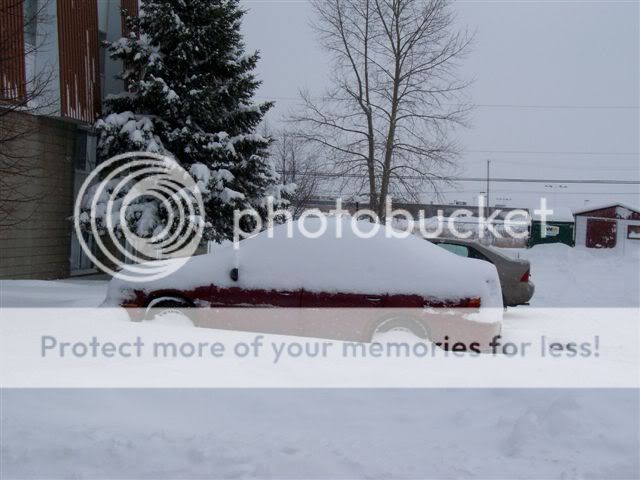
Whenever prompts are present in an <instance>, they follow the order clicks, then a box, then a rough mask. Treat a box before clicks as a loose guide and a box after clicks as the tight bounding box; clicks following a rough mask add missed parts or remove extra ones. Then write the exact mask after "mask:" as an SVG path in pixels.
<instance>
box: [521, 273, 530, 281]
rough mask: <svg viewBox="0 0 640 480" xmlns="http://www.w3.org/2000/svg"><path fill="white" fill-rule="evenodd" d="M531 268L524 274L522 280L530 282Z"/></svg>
mask: <svg viewBox="0 0 640 480" xmlns="http://www.w3.org/2000/svg"><path fill="white" fill-rule="evenodd" d="M529 275H530V273H529V270H527V271H526V272H524V275H522V278H521V279H520V281H521V282H528V281H529Z"/></svg>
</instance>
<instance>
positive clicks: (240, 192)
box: [96, 0, 286, 241]
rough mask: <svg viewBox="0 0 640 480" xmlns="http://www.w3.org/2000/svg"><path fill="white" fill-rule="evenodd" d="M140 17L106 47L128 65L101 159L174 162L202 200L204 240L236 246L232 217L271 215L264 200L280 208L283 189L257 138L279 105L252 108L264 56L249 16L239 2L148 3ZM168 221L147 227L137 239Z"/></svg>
mask: <svg viewBox="0 0 640 480" xmlns="http://www.w3.org/2000/svg"><path fill="white" fill-rule="evenodd" d="M140 12H141V13H140V15H139V17H134V18H128V20H127V22H128V25H129V30H130V33H129V35H128V36H127V37H125V38H121V39H119V40H118V41H116V42H113V43H111V44H109V45H108V49H109V52H110V56H111V57H112V58H114V59H118V60H121V61H122V63H123V65H124V66H125V69H124V72H123V74H122V79H123V80H124V82H125V85H126V91H125V92H123V93H121V94H119V95H116V96H110V97H108V98H107V100H106V102H105V115H104V116H103V118H101V119H100V120H99V121H98V122H97V124H96V128H97V130H98V132H99V141H98V156H99V158H100V159H107V158H110V157H112V156H114V155H117V154H121V153H125V152H131V151H148V152H155V153H160V154H166V155H168V156H171V157H173V158H175V159H176V160H177V161H178V163H179V164H180V165H181V166H182V167H184V168H185V169H186V170H187V171H189V172H190V173H191V174H192V176H193V177H194V178H195V179H196V180H197V181H198V185H199V186H200V187H201V190H202V192H203V197H204V199H205V218H206V222H207V229H206V231H205V238H207V239H211V240H216V241H221V240H223V239H225V238H231V236H232V233H233V232H232V230H233V211H234V209H246V208H249V209H255V210H256V211H258V212H259V213H260V214H261V215H263V216H264V215H266V208H265V207H266V199H267V197H269V196H273V197H274V199H275V202H276V206H278V205H277V204H278V202H281V201H282V193H283V192H284V190H285V189H286V187H284V186H283V185H281V184H280V182H279V177H278V175H277V172H276V171H275V168H274V165H273V164H272V162H271V161H270V159H269V158H268V156H267V148H268V145H269V139H268V138H264V137H262V136H260V135H258V134H256V128H257V126H258V125H259V124H260V122H261V121H262V118H263V116H264V114H265V113H266V112H267V111H268V110H269V108H271V106H272V103H270V102H266V103H260V104H256V103H254V101H253V99H252V98H253V95H254V93H255V91H256V89H257V88H258V86H259V85H260V81H259V80H257V78H256V76H255V74H254V73H253V71H254V69H255V66H256V63H257V61H258V54H257V52H256V53H246V52H245V47H244V44H243V40H242V35H241V33H240V26H241V20H242V17H243V15H244V11H243V10H242V9H241V8H240V6H239V2H238V0H142V1H141V9H140ZM150 201H153V200H152V199H151V200H150ZM156 210H158V211H159V212H160V209H156ZM131 220H132V222H133V223H134V224H135V222H136V217H135V216H134V217H132V219H131ZM161 222H162V218H160V215H159V218H157V219H155V222H151V223H149V222H148V219H147V222H146V224H145V226H144V229H143V230H144V231H140V228H138V234H142V235H145V234H147V235H151V234H152V233H153V230H154V228H155V229H157V226H158V225H159V224H160V223H161ZM133 226H134V228H135V227H136V226H135V225H133Z"/></svg>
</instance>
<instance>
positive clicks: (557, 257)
mask: <svg viewBox="0 0 640 480" xmlns="http://www.w3.org/2000/svg"><path fill="white" fill-rule="evenodd" d="M639 243H640V242H639ZM499 250H500V252H501V253H504V254H507V255H509V256H513V257H519V258H524V259H527V260H530V261H531V281H532V282H533V283H535V285H536V292H535V295H534V296H533V298H532V300H531V305H532V306H534V307H545V308H561V307H572V308H581V307H586V308H591V307H608V308H626V307H638V306H640V245H639V246H638V248H637V250H636V251H631V252H629V253H628V254H626V255H621V254H620V253H618V252H617V251H607V250H592V249H587V248H580V247H576V248H571V247H569V246H567V245H564V244H561V243H556V244H547V245H536V246H535V247H533V248H531V249H508V248H501V249H499Z"/></svg>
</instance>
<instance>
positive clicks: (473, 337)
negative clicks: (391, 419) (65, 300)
mask: <svg viewBox="0 0 640 480" xmlns="http://www.w3.org/2000/svg"><path fill="white" fill-rule="evenodd" d="M322 226H323V223H322V222H321V221H320V220H318V219H316V218H313V219H311V218H308V219H306V220H304V221H302V220H301V221H298V222H293V223H291V224H288V225H280V226H278V227H275V228H274V229H273V231H271V232H268V231H265V232H262V233H260V234H258V235H256V236H254V237H251V238H248V239H246V240H243V241H241V242H240V243H239V244H238V247H239V248H238V249H234V246H233V245H231V244H230V245H228V246H224V247H220V248H219V249H217V250H215V251H214V252H213V253H210V254H207V255H201V256H196V257H192V258H190V259H189V260H188V261H187V262H186V264H184V265H183V266H182V267H181V268H180V269H179V270H178V271H176V272H174V273H173V274H171V275H169V276H168V277H166V278H162V279H159V280H153V281H149V282H131V281H123V280H121V279H118V278H114V279H113V280H112V281H111V283H110V286H109V290H108V294H107V299H106V301H105V305H107V306H115V305H119V306H123V307H128V308H130V309H131V310H129V312H130V315H131V317H132V319H134V320H143V319H152V318H153V317H154V316H155V315H156V314H157V313H159V312H162V311H164V310H167V309H170V310H175V309H180V310H181V311H183V312H186V314H187V315H189V317H190V318H191V319H192V320H193V322H194V323H195V324H196V325H197V326H207V327H213V328H224V329H234V330H249V331H259V332H267V333H281V334H289V335H302V336H316V337H325V338H334V339H341V340H357V341H370V340H371V339H372V337H373V336H374V335H375V334H377V333H380V332H386V331H389V330H405V331H409V332H412V333H414V334H415V335H417V336H419V337H421V338H428V339H430V340H432V341H434V342H436V343H438V344H441V345H442V346H444V347H449V346H450V345H451V344H453V343H463V344H464V345H466V347H467V348H473V349H476V348H480V347H484V346H486V345H487V344H488V342H489V341H490V340H491V339H492V338H493V337H494V336H496V335H499V333H500V329H501V318H502V315H501V314H502V299H501V293H500V281H499V279H498V274H497V272H496V269H495V267H494V266H493V265H491V264H489V263H487V262H483V261H480V260H473V259H466V258H461V257H459V256H457V255H454V254H452V253H449V252H447V251H445V250H443V249H441V248H439V247H437V246H435V245H432V244H430V243H429V242H425V241H424V240H422V239H420V238H418V237H416V236H413V235H408V236H405V237H404V238H394V237H390V235H391V234H395V235H398V232H397V231H395V230H390V229H389V228H387V227H384V226H378V231H377V232H373V230H372V229H373V228H375V227H374V224H371V223H369V222H363V221H357V222H356V221H355V220H353V219H352V218H351V217H342V218H329V219H328V220H327V222H326V224H325V226H326V230H325V231H324V232H320V229H321V228H322ZM301 228H302V229H304V231H306V232H311V233H312V234H314V232H320V233H318V234H315V236H316V237H317V238H309V237H308V236H307V235H303V234H302V230H301ZM338 232H339V233H338ZM358 232H369V233H368V234H367V236H368V237H369V238H362V235H361V234H359V233H358ZM196 307H198V308H196ZM256 307H263V308H256ZM473 344H478V347H476V346H475V345H473Z"/></svg>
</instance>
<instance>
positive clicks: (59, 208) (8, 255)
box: [0, 112, 77, 279]
mask: <svg viewBox="0 0 640 480" xmlns="http://www.w3.org/2000/svg"><path fill="white" fill-rule="evenodd" d="M7 117H8V118H7ZM2 127H3V128H15V129H16V130H18V129H19V131H20V132H27V133H26V134H24V135H22V136H20V138H18V139H16V140H15V141H13V142H12V143H11V144H10V145H3V146H2V148H3V151H2V155H1V156H0V162H12V163H13V162H14V161H16V160H17V161H18V162H19V165H20V166H19V167H17V168H16V169H14V173H13V174H11V175H6V174H4V177H3V179H2V185H3V188H2V192H0V203H1V205H2V208H3V210H4V209H6V208H9V209H10V215H9V217H8V218H4V216H3V219H2V225H1V228H0V278H1V279H8V278H12V279H26V278H38V279H54V278H64V277H67V276H68V275H69V256H70V243H71V222H70V220H69V217H70V216H71V215H72V213H73V188H72V185H73V153H74V138H75V135H76V131H77V125H76V124H74V123H70V122H67V121H63V120H60V119H56V118H48V117H37V116H33V115H27V114H22V113H15V112H14V113H11V114H9V115H6V116H4V117H3V118H2ZM5 149H6V150H5ZM16 155H19V157H17V156H16Z"/></svg>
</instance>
